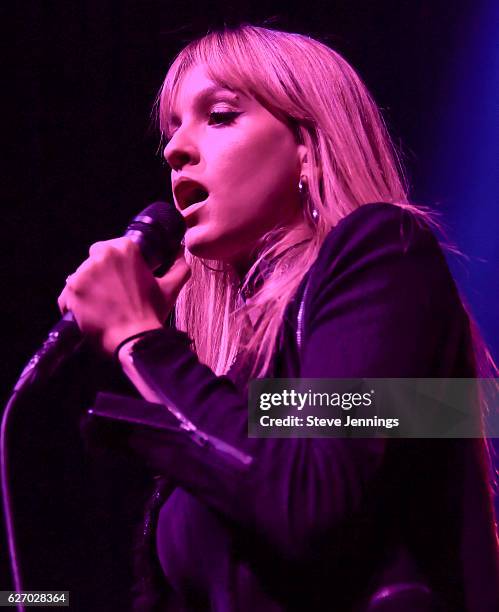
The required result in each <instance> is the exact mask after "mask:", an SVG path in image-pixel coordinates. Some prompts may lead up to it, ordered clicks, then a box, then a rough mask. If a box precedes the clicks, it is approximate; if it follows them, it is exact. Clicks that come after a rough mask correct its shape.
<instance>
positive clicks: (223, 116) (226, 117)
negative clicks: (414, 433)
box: [210, 111, 241, 125]
mask: <svg viewBox="0 0 499 612" xmlns="http://www.w3.org/2000/svg"><path fill="white" fill-rule="evenodd" d="M240 114H241V113H237V112H235V111H220V112H218V111H212V112H211V113H210V122H211V119H212V117H218V118H219V119H220V120H219V121H216V122H215V125H219V124H221V123H224V124H226V125H228V124H230V123H232V122H233V121H234V120H235V119H236V118H237V117H238V116H239V115H240ZM210 124H211V123H210Z"/></svg>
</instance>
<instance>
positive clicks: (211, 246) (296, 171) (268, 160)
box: [164, 65, 306, 269]
mask: <svg viewBox="0 0 499 612" xmlns="http://www.w3.org/2000/svg"><path fill="white" fill-rule="evenodd" d="M173 110H174V112H173V115H172V117H170V122H169V123H170V136H171V140H170V141H169V143H168V144H167V146H166V148H165V151H164V156H165V159H166V161H167V162H168V164H169V165H170V167H171V168H172V173H171V180H172V189H173V193H174V199H175V205H176V207H177V208H178V210H180V211H181V213H182V215H183V217H184V218H185V221H186V224H187V228H188V229H187V232H186V235H185V244H186V247H187V248H188V249H189V251H190V252H191V253H192V254H194V255H196V256H198V257H203V258H207V259H220V260H225V261H230V262H232V263H233V264H234V265H235V266H236V267H237V268H239V269H244V267H246V266H247V265H248V263H249V255H250V253H251V250H252V248H253V246H254V245H255V241H256V240H258V238H260V237H261V236H262V235H263V234H264V233H265V232H267V231H268V230H270V229H271V228H273V227H275V226H276V225H277V224H283V223H292V222H293V221H296V220H297V215H298V212H299V210H300V196H299V192H298V181H299V178H300V171H301V167H302V161H303V159H304V157H305V152H306V148H305V147H304V146H303V145H299V144H297V143H296V141H295V138H294V135H293V132H292V131H291V129H290V128H289V127H288V126H287V125H286V124H285V123H283V122H281V121H280V120H279V119H277V118H276V117H274V116H273V115H272V114H271V113H270V112H269V111H268V110H266V109H265V108H264V107H263V106H262V105H261V104H260V103H259V102H257V101H256V100H255V99H254V98H250V97H248V96H246V95H244V94H243V93H241V92H239V91H231V90H229V89H224V88H221V87H219V86H218V85H217V84H216V83H215V82H213V81H212V80H211V79H210V78H209V77H208V75H207V74H206V70H205V68H204V66H202V65H199V66H196V67H193V68H191V69H190V70H189V71H188V72H187V73H186V75H185V76H184V78H183V80H182V82H181V84H180V87H179V90H178V94H177V96H176V98H175V100H174V105H173ZM184 179H190V180H191V181H196V182H197V183H200V184H201V185H202V186H203V187H204V189H205V190H206V192H207V193H208V197H207V198H206V193H202V192H199V191H197V190H196V184H195V183H193V182H189V181H188V180H186V181H184ZM179 181H180V182H179ZM197 187H199V185H197ZM202 198H205V199H204V200H202V201H200V200H201V199H202ZM192 202H195V203H192Z"/></svg>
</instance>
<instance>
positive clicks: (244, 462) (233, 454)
mask: <svg viewBox="0 0 499 612" xmlns="http://www.w3.org/2000/svg"><path fill="white" fill-rule="evenodd" d="M130 357H131V359H132V361H133V357H132V356H130ZM134 365H135V364H134ZM135 367H136V368H137V365H135ZM137 371H139V372H140V375H141V376H142V378H143V379H144V380H145V382H146V383H147V384H148V385H149V386H150V387H151V389H153V390H154V391H155V393H156V394H157V395H158V397H160V398H161V399H162V404H163V405H164V406H165V408H166V409H167V410H168V411H169V412H170V413H171V414H173V416H174V417H175V418H176V419H177V421H179V423H180V428H181V429H183V430H184V431H186V432H187V433H188V434H189V437H190V438H191V439H192V440H193V442H195V443H196V444H197V445H198V446H200V447H201V448H206V449H213V450H215V451H216V452H217V453H218V454H222V455H224V456H225V457H224V458H227V457H229V458H230V459H232V460H233V461H234V462H235V463H237V464H238V465H239V466H244V467H247V466H249V465H251V463H252V462H253V457H251V456H250V455H247V454H246V453H243V452H242V451H240V450H238V449H237V448H235V447H234V446H231V445H230V444H227V443H226V442H224V441H223V440H220V439H219V438H216V437H215V436H210V435H209V434H207V433H206V432H204V431H203V430H201V429H199V428H198V427H196V425H194V423H193V422H192V421H191V420H190V419H188V418H187V417H186V416H185V415H184V414H183V413H182V412H180V410H179V409H178V408H177V407H176V406H175V404H174V403H173V402H172V401H170V400H169V398H168V397H167V396H166V395H165V394H164V393H163V391H162V389H161V388H160V387H159V385H157V384H156V383H155V381H154V380H152V379H151V377H150V376H149V373H148V372H147V371H144V369H143V368H137Z"/></svg>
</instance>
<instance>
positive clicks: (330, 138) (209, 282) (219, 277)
mask: <svg viewBox="0 0 499 612" xmlns="http://www.w3.org/2000/svg"><path fill="white" fill-rule="evenodd" d="M199 64H205V65H206V69H207V73H208V75H209V77H210V78H211V79H212V80H213V81H214V82H216V83H219V84H221V85H223V86H226V87H230V88H233V89H238V90H240V91H243V92H244V93H247V94H249V95H251V96H253V97H254V98H255V99H257V100H258V101H259V102H260V103H261V104H262V105H263V106H264V107H266V108H267V109H268V110H269V111H270V112H272V113H273V114H274V115H275V116H276V117H277V118H279V119H281V120H283V121H285V122H287V123H288V125H289V126H290V128H291V129H292V130H293V131H294V133H295V136H296V138H297V142H300V143H302V144H304V145H305V146H306V147H307V149H308V156H309V159H308V161H309V166H310V167H311V172H310V174H309V175H308V176H307V179H308V189H307V197H306V198H305V201H304V204H303V216H302V220H301V223H299V224H298V225H296V226H293V227H292V228H289V227H287V228H286V227H278V228H275V229H274V230H272V231H271V232H268V233H267V234H265V235H264V236H262V238H261V240H260V241H259V243H258V245H257V246H256V249H255V261H254V263H253V265H252V266H251V268H250V269H249V270H248V272H247V274H246V275H245V277H244V278H243V279H238V278H237V276H236V274H235V271H234V270H233V269H231V267H230V266H229V265H228V264H227V263H224V262H220V261H213V260H210V261H207V260H201V259H199V258H197V257H195V256H193V255H192V254H191V253H189V252H188V251H186V259H187V260H188V262H189V264H190V266H191V270H192V276H191V278H190V280H189V281H188V283H187V284H186V285H185V286H184V288H183V290H182V291H181V293H180V296H179V298H178V300H177V304H176V324H177V327H178V328H179V329H182V330H184V331H186V332H187V333H188V334H189V336H190V337H191V338H192V340H193V343H194V348H195V350H196V352H197V354H198V357H199V359H200V360H201V361H202V362H204V363H205V364H207V365H208V366H210V367H211V368H212V370H213V371H214V372H215V373H216V374H223V373H226V372H227V371H228V369H229V368H230V366H231V364H232V363H233V360H234V358H235V356H236V355H237V354H238V353H239V352H240V351H243V352H245V354H246V357H247V358H248V359H249V360H250V363H252V367H251V376H253V377H255V376H256V377H261V376H264V375H265V373H266V372H267V371H268V368H269V365H270V363H271V361H272V356H273V351H274V347H275V344H276V340H277V336H278V332H279V329H280V326H281V323H282V320H283V315H284V311H285V308H286V306H287V304H288V302H289V301H290V299H291V298H292V297H293V295H294V293H295V292H296V290H297V288H298V285H299V284H300V281H301V280H302V278H303V276H304V275H305V273H306V272H307V271H308V269H309V268H310V266H311V265H312V263H313V262H314V261H315V259H316V258H317V255H318V252H319V249H320V247H321V245H322V243H323V241H324V239H325V237H326V235H327V234H328V232H329V231H330V230H331V228H333V227H334V226H335V225H336V224H337V223H338V221H340V220H341V219H342V218H343V217H345V216H346V215H348V214H349V213H351V212H352V211H353V210H355V209H356V208H358V207H359V206H362V205H363V204H367V203H370V202H389V203H392V204H396V205H398V206H400V207H403V208H405V209H409V210H410V211H412V212H413V213H414V214H415V215H417V216H418V217H419V218H420V219H423V220H424V221H425V222H426V223H428V224H429V225H433V226H435V227H439V224H438V223H437V222H436V221H435V220H434V219H433V214H434V213H433V212H432V211H430V210H429V209H428V208H427V207H424V206H421V205H418V206H416V205H414V204H411V203H409V201H408V196H407V188H406V181H405V177H404V173H403V169H402V166H401V163H400V160H399V157H398V155H397V152H396V150H395V148H394V146H393V144H392V142H391V139H390V137H389V134H388V131H387V129H386V126H385V124H384V121H383V118H382V116H381V114H380V112H379V110H378V108H377V106H376V104H375V102H374V101H373V99H372V98H371V96H370V94H369V92H368V90H367V88H366V86H365V85H364V84H363V82H362V80H361V79H360V77H359V75H358V74H357V73H356V71H355V70H354V69H353V68H352V67H351V66H350V65H349V64H348V63H347V62H346V60H344V59H343V58H342V57H341V55H339V54H338V53H337V52H336V51H334V50H332V49H330V48H329V47H327V46H326V45H324V44H323V43H321V42H319V41H318V40H314V39H312V38H310V37H308V36H304V35H301V34H294V33H287V32H281V31H275V30H270V29H266V28H262V27H257V26H252V25H243V26H239V27H238V28H235V29H224V30H222V31H216V32H211V33H209V34H207V35H206V36H204V37H203V38H200V39H198V40H195V41H193V42H191V43H190V44H189V45H187V47H185V48H184V49H183V50H182V51H181V52H180V53H179V54H178V56H177V57H176V58H175V60H174V62H173V63H172V65H171V67H170V69H169V71H168V74H167V76H166V78H165V81H164V83H163V86H162V88H161V91H160V94H159V96H158V101H157V106H158V115H159V122H160V128H161V130H162V133H163V134H165V133H167V131H168V119H169V116H170V115H171V112H172V103H173V100H174V98H175V95H176V91H177V89H178V87H179V85H180V83H181V82H182V77H183V75H184V74H185V73H186V71H187V70H189V68H191V67H192V66H194V65H199ZM297 187H298V186H297ZM314 209H315V211H316V212H317V214H318V217H317V222H316V221H315V220H314V218H313V215H312V212H313V211H314ZM262 262H267V263H271V265H270V269H271V272H270V273H269V274H268V275H267V276H266V278H265V279H264V280H263V283H260V285H257V284H256V283H257V278H256V275H257V272H258V268H259V266H260V265H261V263H262ZM241 290H250V291H251V290H253V295H252V297H251V299H250V300H248V301H247V302H246V303H242V302H241V299H240V292H241ZM249 317H252V318H253V320H255V319H257V320H258V325H257V326H256V329H252V328H251V327H250V326H249V324H248V322H249ZM472 331H473V333H474V334H476V331H475V330H474V328H472ZM477 337H478V336H477Z"/></svg>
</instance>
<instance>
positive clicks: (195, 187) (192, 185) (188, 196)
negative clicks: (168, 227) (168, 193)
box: [175, 180, 209, 210]
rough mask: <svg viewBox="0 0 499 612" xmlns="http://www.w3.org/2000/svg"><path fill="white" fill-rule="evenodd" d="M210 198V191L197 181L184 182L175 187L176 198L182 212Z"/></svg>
mask: <svg viewBox="0 0 499 612" xmlns="http://www.w3.org/2000/svg"><path fill="white" fill-rule="evenodd" d="M208 196H209V193H208V190H207V189H206V188H205V187H204V186H203V185H201V183H198V182H197V181H191V180H182V181H180V182H179V183H178V185H176V187H175V198H176V200H177V204H178V206H179V208H180V210H185V209H186V208H189V206H192V205H193V204H197V203H198V202H202V201H203V200H206V198H207V197H208Z"/></svg>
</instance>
